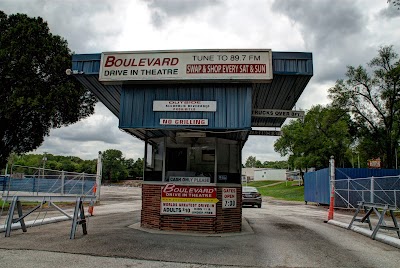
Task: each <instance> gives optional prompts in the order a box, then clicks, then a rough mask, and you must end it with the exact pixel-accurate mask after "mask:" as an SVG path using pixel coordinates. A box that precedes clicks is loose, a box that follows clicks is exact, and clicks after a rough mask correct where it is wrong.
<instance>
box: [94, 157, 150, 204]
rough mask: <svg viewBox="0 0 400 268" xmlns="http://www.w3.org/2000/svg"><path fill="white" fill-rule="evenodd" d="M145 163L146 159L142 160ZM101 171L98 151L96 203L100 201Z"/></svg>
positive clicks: (100, 159) (101, 166) (101, 165)
mask: <svg viewBox="0 0 400 268" xmlns="http://www.w3.org/2000/svg"><path fill="white" fill-rule="evenodd" d="M144 161H146V159H145V160H144ZM102 169H103V163H102V157H101V151H99V156H98V157H97V172H96V186H97V189H96V201H100V191H101V174H102Z"/></svg>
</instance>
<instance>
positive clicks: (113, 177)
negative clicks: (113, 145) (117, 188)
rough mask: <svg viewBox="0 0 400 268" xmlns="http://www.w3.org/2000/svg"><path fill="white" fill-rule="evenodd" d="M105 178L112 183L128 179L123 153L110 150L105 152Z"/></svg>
mask: <svg viewBox="0 0 400 268" xmlns="http://www.w3.org/2000/svg"><path fill="white" fill-rule="evenodd" d="M103 176H104V177H105V178H106V179H107V180H109V181H112V182H117V181H119V180H124V179H126V177H127V176H128V171H127V168H126V166H125V159H124V158H123V156H122V152H121V151H119V150H115V149H108V150H106V151H104V152H103Z"/></svg>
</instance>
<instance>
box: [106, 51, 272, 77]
mask: <svg viewBox="0 0 400 268" xmlns="http://www.w3.org/2000/svg"><path fill="white" fill-rule="evenodd" d="M179 80H198V81H199V80H209V81H224V80H235V81H251V82H253V81H259V82H268V81H271V80H272V52H271V50H270V49H263V50H250V49H247V50H181V51H140V52H139V51H136V52H103V53H102V54H101V61H100V73H99V81H102V82H121V81H139V82H140V81H154V82H159V81H164V82H166V81H179Z"/></svg>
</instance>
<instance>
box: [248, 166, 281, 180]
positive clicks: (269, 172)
mask: <svg viewBox="0 0 400 268" xmlns="http://www.w3.org/2000/svg"><path fill="white" fill-rule="evenodd" d="M254 180H255V181H285V180H286V169H265V168H264V169H259V170H255V171H254Z"/></svg>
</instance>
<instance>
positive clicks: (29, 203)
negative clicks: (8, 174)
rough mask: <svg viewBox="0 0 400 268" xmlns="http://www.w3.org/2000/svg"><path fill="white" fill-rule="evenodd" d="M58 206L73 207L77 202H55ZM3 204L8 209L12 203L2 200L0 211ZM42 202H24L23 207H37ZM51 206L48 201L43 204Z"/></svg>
mask: <svg viewBox="0 0 400 268" xmlns="http://www.w3.org/2000/svg"><path fill="white" fill-rule="evenodd" d="M54 203H55V204H56V205H57V206H58V207H60V208H73V207H74V206H75V203H72V202H54ZM3 204H4V210H6V211H7V210H8V208H9V207H10V203H9V202H4V201H3V200H0V211H1V208H3ZM39 204H40V202H22V203H21V205H22V209H24V210H25V209H31V208H34V207H36V206H37V205H39ZM48 206H49V204H48V203H46V204H43V208H47V207H48Z"/></svg>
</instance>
